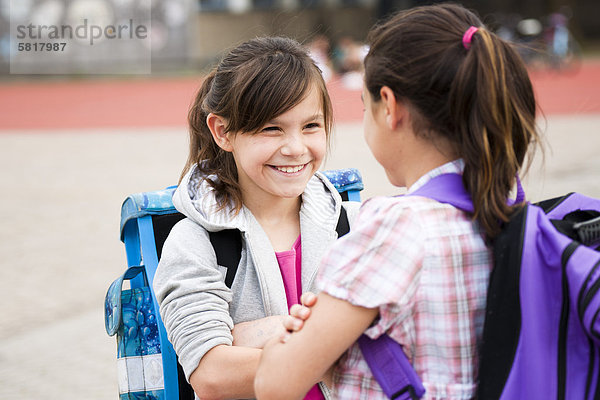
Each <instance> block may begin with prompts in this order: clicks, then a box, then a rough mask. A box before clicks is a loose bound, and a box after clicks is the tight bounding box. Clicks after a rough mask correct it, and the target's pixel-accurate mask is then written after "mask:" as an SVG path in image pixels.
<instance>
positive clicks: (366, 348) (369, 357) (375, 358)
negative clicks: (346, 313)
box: [358, 335, 425, 400]
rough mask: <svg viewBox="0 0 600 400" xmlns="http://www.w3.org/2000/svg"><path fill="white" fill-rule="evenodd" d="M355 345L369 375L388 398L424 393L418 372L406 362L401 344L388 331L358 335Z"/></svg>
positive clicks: (409, 399)
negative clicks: (372, 337) (379, 333)
mask: <svg viewBox="0 0 600 400" xmlns="http://www.w3.org/2000/svg"><path fill="white" fill-rule="evenodd" d="M358 346H359V347H360V350H361V352H362V354H363V357H364V358H365V360H366V361H367V364H369V368H370V369H371V372H372V373H373V376H374V377H375V379H376V380H377V382H379V385H380V386H381V388H382V389H383V392H384V393H385V395H386V396H387V397H388V398H390V399H399V400H417V399H420V398H421V397H422V396H423V395H424V394H425V388H424V387H423V384H422V383H421V380H420V379H419V376H418V375H417V373H416V372H415V370H414V369H413V367H412V365H410V361H408V358H407V357H406V354H404V351H403V350H402V346H400V344H399V343H398V342H396V341H395V340H394V339H392V338H391V337H389V336H388V335H381V336H380V337H379V338H377V339H375V340H373V339H371V338H369V337H368V336H366V335H362V336H361V337H360V338H358Z"/></svg>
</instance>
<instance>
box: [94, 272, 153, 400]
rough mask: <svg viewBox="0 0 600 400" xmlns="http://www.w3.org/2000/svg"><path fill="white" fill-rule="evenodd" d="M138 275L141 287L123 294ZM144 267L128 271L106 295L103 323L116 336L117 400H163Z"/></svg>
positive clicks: (150, 303) (149, 297)
mask: <svg viewBox="0 0 600 400" xmlns="http://www.w3.org/2000/svg"><path fill="white" fill-rule="evenodd" d="M140 274H142V275H143V277H144V282H146V285H145V286H142V287H135V288H131V289H125V290H123V281H126V280H130V279H133V278H135V277H136V276H138V275H140ZM145 275H146V274H145V271H144V267H138V266H135V267H129V268H128V269H127V271H126V272H125V273H124V274H123V275H122V276H120V277H119V278H118V279H117V280H115V281H114V282H113V283H112V284H111V285H110V287H109V289H108V292H107V293H106V299H105V303H104V317H105V318H104V323H105V328H106V332H107V333H108V334H109V336H113V335H115V334H116V335H117V372H118V381H119V399H120V400H142V399H144V400H163V399H164V378H163V364H162V357H161V351H160V341H159V338H158V325H157V323H156V316H157V314H156V310H155V309H154V303H153V301H152V294H151V292H150V288H149V287H148V285H147V279H146V276H145Z"/></svg>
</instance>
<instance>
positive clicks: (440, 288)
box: [255, 4, 539, 400]
mask: <svg viewBox="0 0 600 400" xmlns="http://www.w3.org/2000/svg"><path fill="white" fill-rule="evenodd" d="M368 42H369V45H370V50H369V53H368V55H367V56H366V58H365V80H364V88H363V93H362V97H363V101H364V105H365V114H364V135H365V139H366V142H367V144H368V146H369V148H370V149H371V151H372V153H373V154H374V156H375V158H376V159H377V161H378V162H379V163H380V164H381V165H382V166H383V168H384V170H385V172H386V174H387V176H388V179H389V180H390V182H391V183H392V184H394V185H395V186H399V187H406V188H407V189H408V194H409V195H408V196H398V197H382V198H373V199H370V200H368V201H367V202H365V203H363V206H362V207H361V210H360V213H359V215H358V217H357V220H356V222H355V225H354V227H353V229H352V232H350V233H349V234H348V235H346V236H345V237H343V238H342V239H341V240H340V241H338V242H337V243H336V244H334V246H333V247H332V248H331V249H330V250H329V251H328V253H327V255H326V256H325V258H324V259H323V261H322V264H321V268H320V270H319V271H320V272H319V276H318V278H317V287H318V288H319V289H320V290H321V293H320V294H319V296H318V301H316V304H315V300H316V297H315V296H314V295H311V296H308V295H306V296H305V298H304V299H303V300H304V303H305V306H307V307H302V306H295V308H294V309H292V315H293V316H294V318H293V317H289V318H288V320H287V322H286V324H285V325H286V328H287V329H288V331H291V334H287V335H284V337H283V339H280V340H276V339H275V340H272V341H270V342H269V343H268V344H267V346H266V347H265V349H264V350H263V354H262V359H261V363H260V366H259V369H258V372H257V377H256V381H255V390H256V393H257V395H258V398H259V399H263V398H264V399H276V398H285V399H293V398H298V396H299V395H301V394H302V393H303V392H305V391H306V390H307V388H308V387H310V385H311V384H312V383H313V382H314V381H315V379H316V378H317V377H318V376H320V375H321V374H322V373H323V372H324V371H326V370H327V369H328V368H330V367H331V366H332V365H334V375H333V380H334V382H333V386H334V393H335V395H336V396H337V397H338V398H340V399H367V398H368V399H370V400H371V399H380V398H381V399H383V398H385V395H384V393H383V392H382V389H381V387H380V386H379V384H378V383H377V382H376V380H375V379H374V377H373V375H372V373H371V371H370V369H369V367H368V365H367V363H366V362H365V360H364V358H363V357H362V354H361V352H360V349H359V347H358V345H357V344H356V343H355V342H356V340H357V339H358V337H359V336H360V335H361V334H362V333H363V332H364V333H365V334H366V335H367V336H369V337H371V338H373V339H376V338H378V337H379V336H381V335H382V334H384V333H387V334H388V335H389V336H390V337H391V338H392V339H394V340H395V341H397V342H399V343H400V344H401V345H402V348H403V350H404V353H405V354H406V356H407V357H408V359H409V360H410V362H411V364H412V366H413V367H414V369H415V371H416V372H417V374H418V376H419V377H420V379H421V381H422V382H423V385H424V387H425V389H426V392H425V397H424V398H426V399H471V398H474V397H475V395H476V383H477V368H478V365H477V360H478V349H479V347H480V344H481V343H480V341H481V336H482V332H483V322H484V313H485V305H486V291H487V287H488V281H489V274H490V271H491V269H492V254H491V248H490V243H491V241H492V240H493V239H494V237H495V235H497V234H498V232H499V231H500V229H501V225H502V223H503V222H504V221H507V219H508V218H509V217H510V215H511V213H512V212H513V211H514V210H515V208H516V207H519V204H516V205H509V204H511V202H510V201H509V194H510V192H511V190H512V189H513V187H514V186H515V183H516V177H517V174H518V173H519V171H520V170H521V167H522V166H523V163H524V160H525V156H526V154H527V153H528V151H529V150H531V149H532V147H533V145H534V144H535V143H536V142H538V141H539V137H538V133H537V131H536V126H535V114H536V102H535V98H534V94H533V90H532V85H531V82H530V80H529V77H528V75H527V71H526V69H525V66H524V64H523V62H522V61H521V60H520V58H519V56H518V55H517V53H516V52H515V51H514V50H513V49H512V48H511V46H510V45H509V44H508V43H506V42H504V41H503V40H501V39H500V38H499V37H497V36H496V35H495V34H494V33H492V32H490V31H489V30H488V29H487V28H486V27H485V26H484V25H483V24H482V22H481V21H480V20H479V18H478V17H477V16H475V14H473V13H472V12H470V11H468V10H466V9H465V8H463V7H462V6H459V5H456V4H442V5H433V6H423V7H417V8H413V9H409V10H406V11H403V12H400V13H399V14H396V15H395V16H393V17H392V18H391V19H389V20H387V21H385V22H383V23H382V24H380V25H378V26H375V27H374V28H373V29H372V30H371V32H370V34H369V37H368ZM447 173H454V174H460V175H462V181H463V184H464V187H465V189H466V190H467V192H468V193H469V194H470V196H471V198H472V200H473V204H474V211H473V213H467V212H464V211H461V210H459V209H457V208H455V207H453V206H452V205H449V204H445V203H440V202H437V201H435V200H432V199H429V198H425V197H420V196H418V195H411V194H412V193H414V192H416V191H417V190H418V189H419V188H421V187H423V186H424V185H426V184H427V183H428V182H429V181H430V180H432V179H433V178H435V177H437V176H439V175H442V174H447ZM309 316H310V317H309ZM316 355H318V356H316ZM289 359H295V360H296V362H295V363H293V364H292V363H289V362H287V361H286V360H289ZM273 381H276V382H278V384H277V385H273V384H272V382H273Z"/></svg>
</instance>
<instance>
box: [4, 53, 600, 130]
mask: <svg viewBox="0 0 600 400" xmlns="http://www.w3.org/2000/svg"><path fill="white" fill-rule="evenodd" d="M531 78H532V81H533V84H534V87H535V91H536V95H537V97H538V101H539V103H540V106H541V108H542V110H543V112H544V114H545V115H556V114H593V113H598V114H600V60H591V61H587V62H585V63H584V64H583V65H582V66H581V68H580V69H579V70H578V71H576V72H570V73H565V74H559V73H557V72H554V71H541V70H538V71H532V72H531ZM201 79H202V78H201V77H200V76H194V77H179V78H154V79H130V80H119V79H110V80H108V79H95V80H73V81H38V82H35V81H34V82H32V81H27V82H24V81H23V82H2V83H0V110H1V111H0V130H28V129H53V130H56V129H82V128H111V127H113V128H143V127H160V126H185V125H186V117H187V110H188V108H189V105H190V104H191V102H192V100H193V97H194V93H195V91H196V89H197V87H198V86H199V84H200V82H201ZM329 90H330V95H331V98H332V101H333V106H334V116H335V119H336V121H337V122H351V121H360V120H361V119H362V103H361V100H360V91H359V90H349V89H346V88H344V87H343V85H342V84H341V82H340V81H334V82H332V83H330V84H329Z"/></svg>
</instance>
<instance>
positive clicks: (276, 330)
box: [231, 315, 288, 349]
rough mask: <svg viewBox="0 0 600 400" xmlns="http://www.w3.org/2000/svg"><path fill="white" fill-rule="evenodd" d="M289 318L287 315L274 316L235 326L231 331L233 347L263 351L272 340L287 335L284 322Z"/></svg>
mask: <svg viewBox="0 0 600 400" xmlns="http://www.w3.org/2000/svg"><path fill="white" fill-rule="evenodd" d="M287 317H288V316H286V315H273V316H271V317H265V318H261V319H257V320H254V321H247V322H240V323H238V324H235V326H234V327H233V330H232V331H231V334H232V335H233V345H234V346H245V347H254V348H256V349H262V348H263V347H265V344H266V343H267V342H268V341H269V340H270V339H271V338H273V337H281V335H283V334H284V333H285V327H284V325H283V322H284V320H285V319H286V318H287Z"/></svg>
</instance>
